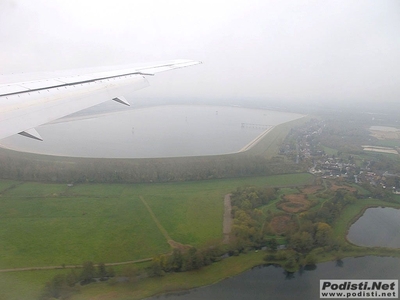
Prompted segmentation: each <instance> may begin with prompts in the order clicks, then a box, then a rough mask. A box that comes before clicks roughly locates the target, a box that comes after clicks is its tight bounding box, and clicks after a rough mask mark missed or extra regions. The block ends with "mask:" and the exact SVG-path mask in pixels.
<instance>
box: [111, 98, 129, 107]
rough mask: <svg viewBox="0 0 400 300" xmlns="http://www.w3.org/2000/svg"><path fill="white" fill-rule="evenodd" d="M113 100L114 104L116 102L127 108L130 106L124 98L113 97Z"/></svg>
mask: <svg viewBox="0 0 400 300" xmlns="http://www.w3.org/2000/svg"><path fill="white" fill-rule="evenodd" d="M113 100H114V101H116V102H118V103H121V104H124V105H127V106H131V105H130V104H129V102H128V101H127V100H126V99H125V97H124V96H118V97H115V98H113Z"/></svg>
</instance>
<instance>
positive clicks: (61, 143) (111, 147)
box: [0, 105, 302, 158]
mask: <svg viewBox="0 0 400 300" xmlns="http://www.w3.org/2000/svg"><path fill="white" fill-rule="evenodd" d="M300 117H302V115H299V114H292V113H283V112H276V111H270V110H261V109H246V108H240V107H227V106H225V107H223V106H219V107H218V106H182V105H175V106H159V107H149V108H141V109H132V110H128V111H124V112H118V113H114V114H108V115H104V116H102V117H97V118H92V119H85V120H78V121H73V122H66V123H57V124H48V125H44V126H41V127H39V128H37V130H38V132H39V133H40V135H41V136H42V138H43V139H44V141H43V142H40V141H36V140H33V139H29V138H26V137H22V136H20V135H15V136H12V137H9V138H6V139H4V140H2V141H1V142H0V143H1V145H2V146H3V147H7V148H11V149H15V150H20V151H25V152H34V153H42V154H50V155H63V156H76V157H110V158H144V157H174V156H196V155H215V154H225V153H231V152H237V151H240V150H241V149H242V148H243V147H244V146H246V145H247V144H248V143H250V142H251V141H252V140H253V139H255V138H256V137H257V136H258V135H260V134H261V133H262V132H263V131H265V130H266V129H267V128H269V127H270V126H276V125H278V124H281V123H285V122H288V121H292V120H295V119H297V118H300ZM250 124H253V125H250ZM242 125H244V126H242Z"/></svg>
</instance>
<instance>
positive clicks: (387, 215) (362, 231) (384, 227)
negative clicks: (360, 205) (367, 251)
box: [347, 207, 400, 248]
mask: <svg viewBox="0 0 400 300" xmlns="http://www.w3.org/2000/svg"><path fill="white" fill-rule="evenodd" d="M347 238H348V239H349V241H351V242H352V243H354V244H356V245H360V246H378V247H379V246H380V247H391V248H400V210H399V209H395V208H390V207H376V208H368V209H367V210H366V211H365V212H364V214H363V215H362V216H361V218H359V219H358V220H357V221H356V222H355V223H354V224H353V225H351V227H350V229H349V233H348V235H347Z"/></svg>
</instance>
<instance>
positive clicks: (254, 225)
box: [231, 187, 278, 252]
mask: <svg viewBox="0 0 400 300" xmlns="http://www.w3.org/2000/svg"><path fill="white" fill-rule="evenodd" d="M277 191H278V189H276V188H259V187H241V188H237V189H236V191H234V192H233V193H232V194H231V204H232V216H233V226H232V237H233V243H234V248H236V250H237V251H239V252H241V251H243V250H245V249H246V248H248V247H256V248H259V247H262V246H264V245H265V244H266V241H267V240H266V239H265V235H266V232H265V230H264V224H265V221H266V217H265V215H264V214H263V212H262V211H261V210H260V209H259V207H261V206H263V205H265V204H268V203H269V202H270V201H272V200H274V199H275V198H276V195H277Z"/></svg>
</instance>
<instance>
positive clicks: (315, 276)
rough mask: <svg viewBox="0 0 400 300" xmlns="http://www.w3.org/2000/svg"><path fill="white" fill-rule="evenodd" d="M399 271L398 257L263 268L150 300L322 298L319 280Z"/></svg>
mask: <svg viewBox="0 0 400 300" xmlns="http://www.w3.org/2000/svg"><path fill="white" fill-rule="evenodd" d="M399 271H400V259H399V258H393V257H373V256H367V257H361V258H346V259H343V260H341V261H339V263H338V262H335V261H333V262H326V263H321V264H318V265H317V266H316V267H315V266H314V267H311V268H303V269H302V270H299V271H298V272H296V273H289V272H286V271H284V270H283V269H282V268H280V267H277V266H274V265H269V266H260V267H256V268H253V269H252V270H250V271H247V272H245V273H243V274H240V275H238V276H235V277H233V278H228V279H225V280H223V281H221V282H219V283H217V284H214V285H210V286H206V287H202V288H197V289H193V290H190V291H186V292H183V293H176V294H175V293H174V294H169V295H161V296H156V297H152V298H149V299H151V300H155V299H160V300H161V299H169V300H203V299H207V300H217V299H218V300H219V299H231V300H239V299H254V300H258V299H260V300H266V299H271V300H272V299H277V300H280V299H319V281H320V279H398V276H399V275H398V274H399Z"/></svg>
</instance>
